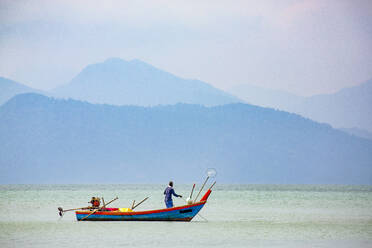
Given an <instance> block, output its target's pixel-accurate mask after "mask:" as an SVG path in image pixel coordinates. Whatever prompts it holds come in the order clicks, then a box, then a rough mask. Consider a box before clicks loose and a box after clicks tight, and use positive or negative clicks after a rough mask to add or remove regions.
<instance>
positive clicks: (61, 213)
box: [58, 207, 91, 217]
mask: <svg viewBox="0 0 372 248" xmlns="http://www.w3.org/2000/svg"><path fill="white" fill-rule="evenodd" d="M90 208H91V207H82V208H71V209H66V210H63V208H61V207H58V210H59V216H61V217H62V215H63V213H64V212H68V211H73V210H81V209H90Z"/></svg>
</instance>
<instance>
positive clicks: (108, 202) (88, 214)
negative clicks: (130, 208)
mask: <svg viewBox="0 0 372 248" xmlns="http://www.w3.org/2000/svg"><path fill="white" fill-rule="evenodd" d="M117 199H119V198H118V197H115V198H114V199H112V200H111V201H109V202H108V203H106V204H105V205H103V206H102V207H100V208H98V209H96V210H94V211H93V212H91V213H90V214H88V215H87V216H85V217H84V218H82V219H81V220H80V221H82V220H85V219H86V218H88V217H89V216H91V215H92V214H94V213H95V212H97V211H98V210H101V209H103V208H105V207H106V206H107V205H109V204H110V203H111V202H113V201H116V200H117Z"/></svg>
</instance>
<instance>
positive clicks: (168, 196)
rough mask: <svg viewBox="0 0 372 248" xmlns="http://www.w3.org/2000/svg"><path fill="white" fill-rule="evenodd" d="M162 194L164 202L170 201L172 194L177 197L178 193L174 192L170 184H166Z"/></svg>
mask: <svg viewBox="0 0 372 248" xmlns="http://www.w3.org/2000/svg"><path fill="white" fill-rule="evenodd" d="M164 195H165V200H164V201H165V202H170V201H172V195H174V196H175V197H179V195H177V194H176V192H174V189H173V188H172V187H170V186H168V187H167V188H166V189H165V190H164Z"/></svg>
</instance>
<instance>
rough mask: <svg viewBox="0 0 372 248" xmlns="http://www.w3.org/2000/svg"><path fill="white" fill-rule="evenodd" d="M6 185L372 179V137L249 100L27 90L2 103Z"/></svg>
mask: <svg viewBox="0 0 372 248" xmlns="http://www.w3.org/2000/svg"><path fill="white" fill-rule="evenodd" d="M0 140H1V149H0V165H1V166H0V183H96V182H101V183H106V182H110V183H130V182H146V183H149V182H162V181H164V180H168V179H169V178H170V177H173V176H176V177H177V178H176V179H177V180H178V181H185V180H187V182H189V181H190V180H194V179H198V178H195V176H196V173H195V171H197V172H198V173H199V172H200V171H204V170H205V168H207V167H214V168H216V169H217V170H218V171H219V181H220V182H221V183H223V182H225V183H320V184H372V164H371V161H372V142H371V141H369V140H367V139H362V138H358V137H356V136H353V135H348V134H346V133H344V132H342V131H339V130H336V129H333V128H332V127H331V126H329V125H327V124H320V123H317V122H314V121H311V120H310V119H306V118H303V117H301V116H299V115H296V114H291V113H288V112H283V111H278V110H274V109H270V108H263V107H257V106H253V105H249V104H242V103H237V104H227V105H223V106H215V107H205V106H201V105H192V104H176V105H167V106H157V107H139V106H112V105H100V104H90V103H87V102H81V101H76V100H61V99H59V100H58V99H54V98H50V97H46V96H43V95H39V94H35V93H28V94H20V95H17V96H15V97H13V98H12V99H11V100H9V101H8V102H6V103H5V104H3V105H1V106H0Z"/></svg>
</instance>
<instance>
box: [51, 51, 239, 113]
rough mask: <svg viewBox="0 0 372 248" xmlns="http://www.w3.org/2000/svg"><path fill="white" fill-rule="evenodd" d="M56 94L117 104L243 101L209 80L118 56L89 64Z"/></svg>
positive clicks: (213, 103)
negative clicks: (180, 75)
mask: <svg viewBox="0 0 372 248" xmlns="http://www.w3.org/2000/svg"><path fill="white" fill-rule="evenodd" d="M55 93H56V94H57V95H58V96H61V97H70V98H74V99H78V100H84V101H88V102H92V103H105V104H113V105H140V106H154V105H167V104H176V103H191V104H202V105H206V106H213V105H223V104H227V103H236V102H241V101H240V100H239V99H238V98H236V97H234V96H232V95H230V94H228V93H226V92H224V91H222V90H219V89H216V88H214V87H213V86H212V85H209V84H207V83H204V82H201V81H198V80H190V79H184V78H180V77H177V76H175V75H173V74H171V73H169V72H166V71H163V70H161V69H158V68H156V67H154V66H153V65H151V64H148V63H146V62H144V61H141V60H139V59H133V60H129V61H127V60H123V59H121V58H115V57H114V58H109V59H106V60H105V61H104V62H102V63H97V64H92V65H89V66H87V67H86V68H84V69H83V70H82V72H80V73H79V74H78V75H77V76H76V77H75V78H74V79H73V80H72V81H71V82H70V83H69V84H67V85H65V86H62V87H60V88H57V89H55Z"/></svg>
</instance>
